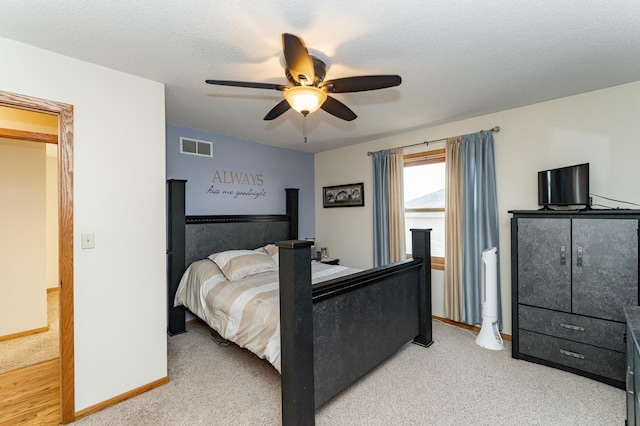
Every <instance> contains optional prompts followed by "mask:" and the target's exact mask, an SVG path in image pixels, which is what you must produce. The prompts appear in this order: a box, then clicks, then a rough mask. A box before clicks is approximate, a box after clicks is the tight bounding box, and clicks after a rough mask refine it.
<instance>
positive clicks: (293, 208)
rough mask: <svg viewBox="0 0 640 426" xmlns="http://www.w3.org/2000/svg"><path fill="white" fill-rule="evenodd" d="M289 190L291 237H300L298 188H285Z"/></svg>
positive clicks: (288, 210)
mask: <svg viewBox="0 0 640 426" xmlns="http://www.w3.org/2000/svg"><path fill="white" fill-rule="evenodd" d="M285 191H287V216H289V239H290V240H297V239H298V193H299V191H300V190H299V189H298V188H285Z"/></svg>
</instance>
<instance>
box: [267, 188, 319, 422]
mask: <svg viewBox="0 0 640 426" xmlns="http://www.w3.org/2000/svg"><path fill="white" fill-rule="evenodd" d="M288 193H289V192H287V194H288ZM296 195H297V194H296ZM276 244H277V246H278V248H279V250H278V251H279V256H280V260H279V262H280V372H281V379H280V382H281V388H282V424H283V425H295V426H300V425H313V424H315V401H314V375H313V374H314V373H313V307H312V300H311V257H310V256H309V248H310V247H311V242H310V241H300V240H290V241H279V242H277V243H276Z"/></svg>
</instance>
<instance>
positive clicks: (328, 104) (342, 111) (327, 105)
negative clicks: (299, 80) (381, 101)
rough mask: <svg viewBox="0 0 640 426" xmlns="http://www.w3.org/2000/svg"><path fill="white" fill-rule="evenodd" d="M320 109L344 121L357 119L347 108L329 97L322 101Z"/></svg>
mask: <svg viewBox="0 0 640 426" xmlns="http://www.w3.org/2000/svg"><path fill="white" fill-rule="evenodd" d="M320 108H322V109H323V110H325V111H326V112H328V113H329V114H331V115H335V116H336V117H338V118H341V119H343V120H345V121H352V120H355V119H356V117H357V115H356V113H355V112H353V111H351V110H350V109H349V107H348V106H346V105H345V104H343V103H342V102H340V101H339V100H337V99H336V98H332V97H331V96H327V100H326V101H324V103H323V104H322V106H320Z"/></svg>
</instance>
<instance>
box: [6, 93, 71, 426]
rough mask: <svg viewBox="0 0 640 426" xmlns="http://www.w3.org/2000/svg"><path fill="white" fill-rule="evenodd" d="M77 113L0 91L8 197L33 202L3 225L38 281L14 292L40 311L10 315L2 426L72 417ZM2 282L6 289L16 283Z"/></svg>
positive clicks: (62, 107) (61, 421)
mask: <svg viewBox="0 0 640 426" xmlns="http://www.w3.org/2000/svg"><path fill="white" fill-rule="evenodd" d="M72 114H73V109H72V107H71V106H70V105H66V104H62V103H57V102H52V101H47V100H42V99H38V98H33V97H29V96H24V95H18V94H14V93H8V92H2V91H0V144H1V146H0V148H3V149H4V151H3V152H4V153H5V154H8V153H12V154H15V155H16V156H15V157H12V158H14V161H15V164H13V165H12V166H11V171H10V172H9V173H8V174H7V173H5V176H4V177H3V182H2V184H3V186H4V188H5V192H8V193H7V194H5V198H4V199H5V201H6V202H7V205H9V204H11V203H14V204H18V203H26V204H28V203H29V202H32V204H29V206H27V207H26V208H23V209H22V210H20V208H16V209H14V212H13V213H12V215H13V216H11V214H9V215H5V217H2V220H1V221H0V227H2V228H3V229H2V232H3V234H4V235H5V236H8V237H10V238H8V243H9V244H8V246H10V247H11V249H12V250H15V251H16V256H17V257H20V256H24V257H25V258H26V259H27V260H25V261H24V264H21V265H20V268H22V269H23V270H27V269H29V268H32V269H35V270H37V271H39V273H36V274H35V275H34V276H35V277H38V279H37V280H36V279H30V280H29V281H28V282H29V284H28V285H26V284H25V282H22V283H21V284H22V285H23V286H24V287H30V286H33V288H28V289H27V290H29V291H30V292H29V291H26V292H22V293H21V290H23V289H21V288H17V285H16V288H14V289H13V290H15V292H16V293H17V295H16V297H15V300H16V303H17V299H18V298H22V299H24V300H25V302H26V303H28V304H32V305H34V306H36V310H35V311H34V312H33V322H31V323H28V322H27V323H25V324H23V323H22V319H21V318H20V316H21V315H17V314H16V313H15V312H12V313H11V316H10V318H9V320H8V321H6V322H5V325H6V324H10V325H9V326H8V327H5V328H7V329H6V330H3V333H0V336H4V337H5V339H4V342H3V339H0V345H2V344H3V343H5V345H4V349H9V350H6V351H5V350H4V349H3V351H2V355H1V357H2V361H3V362H2V363H1V364H0V367H4V368H2V369H0V423H2V424H4V423H5V422H7V423H23V422H26V421H36V422H40V423H42V424H59V423H63V424H64V423H69V422H71V421H73V420H74V418H75V408H74V407H75V402H74V390H73V380H74V368H73V254H72V253H73V252H72V250H73V241H72V240H73V206H72V196H71V195H72V191H73V187H72V135H73V133H72V122H73V117H72ZM8 156H9V155H6V156H5V159H4V160H5V162H6V161H7V157H8ZM22 161H24V163H23V162H22ZM40 168H41V169H40ZM11 175H13V176H11ZM12 191H14V193H13V194H11V192H12ZM27 193H30V194H29V196H27V195H26V194H27ZM7 210H8V209H7ZM32 210H33V211H32ZM36 210H37V211H36ZM30 221H32V222H30ZM34 246H36V247H34ZM36 257H37V259H36ZM4 279H5V280H6V281H5V282H4V283H2V284H3V285H11V282H12V281H16V282H17V281H19V280H12V279H11V277H4ZM7 281H9V282H7ZM36 281H38V282H36ZM43 299H44V300H43ZM43 309H44V311H43ZM23 311H24V310H21V311H20V312H23ZM43 316H44V318H43ZM4 320H5V319H3V321H4ZM34 324H36V325H35V326H34ZM8 331H9V332H8ZM14 350H15V352H16V354H15V355H16V356H13V355H12V354H11V353H12V351H14ZM20 358H23V359H20Z"/></svg>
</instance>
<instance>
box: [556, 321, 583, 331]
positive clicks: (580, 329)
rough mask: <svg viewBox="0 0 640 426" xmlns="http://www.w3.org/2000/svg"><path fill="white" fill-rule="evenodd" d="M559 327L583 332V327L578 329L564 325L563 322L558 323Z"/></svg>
mask: <svg viewBox="0 0 640 426" xmlns="http://www.w3.org/2000/svg"><path fill="white" fill-rule="evenodd" d="M560 327H562V328H567V329H569V330H573V331H584V327H580V326H579V325H572V324H565V323H563V322H561V323H560Z"/></svg>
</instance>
